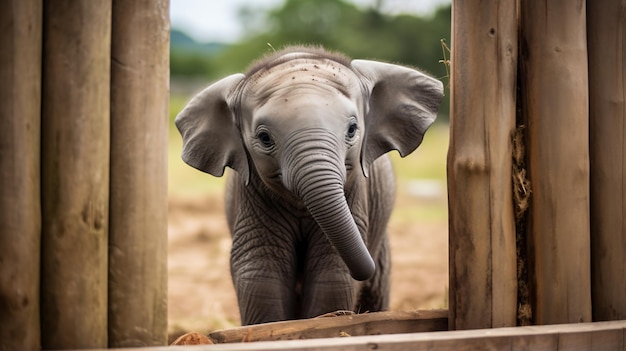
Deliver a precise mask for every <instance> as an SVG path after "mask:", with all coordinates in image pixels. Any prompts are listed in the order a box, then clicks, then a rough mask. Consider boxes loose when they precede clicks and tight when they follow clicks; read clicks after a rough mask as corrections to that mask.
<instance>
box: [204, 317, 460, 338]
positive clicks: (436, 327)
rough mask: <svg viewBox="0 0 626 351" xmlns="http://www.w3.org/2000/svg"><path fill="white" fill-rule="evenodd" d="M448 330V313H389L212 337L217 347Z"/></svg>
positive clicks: (244, 329) (257, 328) (267, 326)
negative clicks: (219, 344)
mask: <svg viewBox="0 0 626 351" xmlns="http://www.w3.org/2000/svg"><path fill="white" fill-rule="evenodd" d="M447 329H448V311H447V310H428V311H413V312H409V311H388V312H377V313H366V314H357V315H344V316H332V317H318V318H312V319H303V320H294V321H285V322H275V323H266V324H258V325H251V326H244V327H239V328H232V329H225V330H218V331H215V332H212V333H209V335H208V336H209V338H211V339H212V340H213V341H214V342H215V343H233V342H242V341H245V342H250V341H273V340H297V339H315V338H329V337H340V336H346V337H347V336H362V335H381V334H398V333H417V332H432V331H442V330H447Z"/></svg>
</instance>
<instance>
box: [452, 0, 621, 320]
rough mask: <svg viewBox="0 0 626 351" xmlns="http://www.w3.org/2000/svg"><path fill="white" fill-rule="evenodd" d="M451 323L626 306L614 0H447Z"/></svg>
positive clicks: (610, 311)
mask: <svg viewBox="0 0 626 351" xmlns="http://www.w3.org/2000/svg"><path fill="white" fill-rule="evenodd" d="M452 44H453V50H452V84H451V90H452V102H451V104H452V106H451V111H452V118H451V138H450V150H449V154H448V186H449V209H450V312H449V313H450V319H449V323H450V329H471V328H491V327H504V326H515V325H527V324H554V323H577V322H591V321H604V320H614V319H626V299H624V296H626V274H625V272H626V219H625V217H626V2H625V1H623V0H621V1H588V2H587V3H585V1H570V0H521V1H519V2H518V3H517V4H516V2H515V1H505V0H502V1H499V0H488V1H464V0H457V1H454V3H453V38H452Z"/></svg>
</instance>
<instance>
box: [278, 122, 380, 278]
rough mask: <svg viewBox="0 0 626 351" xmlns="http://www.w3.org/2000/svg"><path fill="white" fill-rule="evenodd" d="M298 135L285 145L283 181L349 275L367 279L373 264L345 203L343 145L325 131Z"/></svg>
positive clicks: (309, 131)
mask: <svg viewBox="0 0 626 351" xmlns="http://www.w3.org/2000/svg"><path fill="white" fill-rule="evenodd" d="M298 134H299V135H294V136H292V138H290V139H289V141H288V144H291V145H285V150H286V151H287V152H286V153H285V155H286V156H285V160H284V161H285V163H284V167H283V182H284V183H285V186H286V187H287V188H288V189H289V190H291V191H292V192H293V193H294V194H295V195H296V196H298V197H299V198H300V199H301V200H302V201H303V203H304V205H305V206H306V207H307V209H308V210H309V212H310V213H311V215H312V216H313V218H314V219H315V221H316V222H317V223H318V225H319V226H320V228H321V229H322V231H323V232H324V233H325V234H326V237H327V238H328V240H329V241H330V243H331V244H332V245H333V246H334V247H335V249H336V250H337V252H338V253H339V255H340V256H341V258H342V260H343V261H344V263H345V264H346V266H347V267H348V269H349V270H350V274H351V275H352V277H353V278H354V279H356V280H366V279H369V278H370V277H371V276H372V275H373V274H374V270H375V264H374V260H373V259H372V257H371V255H370V253H369V251H368V250H367V247H366V246H365V243H364V242H363V238H362V237H361V234H360V232H359V229H358V227H357V225H356V223H355V222H354V218H353V217H352V213H351V212H350V209H349V207H348V203H347V202H346V197H345V193H344V183H345V178H346V174H345V166H344V155H343V152H342V151H341V150H343V148H342V147H340V144H339V142H338V140H337V138H336V137H335V136H333V135H329V134H328V133H327V132H326V133H324V132H323V131H311V130H308V131H307V132H306V133H298Z"/></svg>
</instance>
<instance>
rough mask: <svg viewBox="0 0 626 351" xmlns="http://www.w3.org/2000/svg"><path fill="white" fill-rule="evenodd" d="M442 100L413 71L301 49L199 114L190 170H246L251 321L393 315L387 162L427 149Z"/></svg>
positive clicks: (241, 180) (190, 120)
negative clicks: (393, 154)
mask: <svg viewBox="0 0 626 351" xmlns="http://www.w3.org/2000/svg"><path fill="white" fill-rule="evenodd" d="M442 95H443V86H442V84H441V82H439V81H438V80H436V79H433V78H431V77H429V76H427V75H425V74H424V73H421V72H419V71H416V70H413V69H410V68H406V67H402V66H397V65H392V64H387V63H382V62H376V61H366V60H350V59H348V58H346V57H344V56H342V55H339V54H335V53H329V52H327V51H324V50H323V49H320V48H309V47H292V48H288V49H286V50H283V51H280V52H276V53H274V54H272V55H270V56H268V57H266V58H264V59H262V60H261V61H259V62H257V63H256V64H254V65H252V67H251V68H250V69H249V70H248V72H247V73H246V74H233V75H231V76H228V77H226V78H223V79H222V80H219V81H217V82H216V83H214V84H212V85H210V86H209V87H208V88H206V89H204V90H203V91H202V92H200V93H199V94H198V95H196V96H195V97H194V98H193V99H192V100H191V101H190V102H189V103H188V104H187V106H185V108H184V110H183V111H182V112H181V113H180V114H179V115H178V116H177V117H176V126H177V127H178V130H179V131H180V133H181V134H182V137H183V155H182V158H183V160H184V161H185V162H186V163H188V164H189V165H191V166H193V167H195V168H197V169H199V170H201V171H204V172H207V173H210V174H212V175H214V176H217V177H220V176H222V175H223V174H224V168H225V167H226V166H228V167H230V168H232V169H234V170H235V171H237V174H233V175H232V176H231V177H229V180H228V185H227V191H226V217H227V220H228V225H229V227H230V231H231V234H232V241H233V243H232V251H231V257H230V266H231V275H232V278H233V283H234V286H235V290H236V291H237V299H238V301H239V308H240V313H241V322H242V324H244V325H246V324H256V323H263V322H270V321H279V320H287V319H296V318H308V317H313V316H317V315H321V314H324V313H327V312H331V311H337V310H354V311H355V312H359V311H361V312H364V311H372V312H373V311H380V310H384V309H386V308H387V307H388V304H389V268H390V267H389V266H390V257H389V242H388V238H387V232H386V226H387V221H388V220H389V216H390V213H391V210H392V207H393V203H394V196H395V194H394V191H395V185H394V177H393V171H392V169H391V165H390V162H389V159H388V157H387V155H385V154H386V153H387V152H388V151H390V150H398V151H399V153H400V155H402V156H406V155H407V154H409V153H411V152H413V151H414V150H415V149H416V148H417V147H418V146H419V144H420V143H421V141H422V137H423V135H424V132H426V129H427V128H428V127H429V126H430V125H431V123H433V121H434V120H435V117H436V115H437V110H438V108H439V104H440V102H441V97H442Z"/></svg>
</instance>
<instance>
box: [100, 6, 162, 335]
mask: <svg viewBox="0 0 626 351" xmlns="http://www.w3.org/2000/svg"><path fill="white" fill-rule="evenodd" d="M112 29H113V32H112V33H113V34H112V52H111V55H112V62H111V192H110V201H111V206H110V226H109V228H110V229H109V232H110V234H109V246H110V249H109V255H110V256H109V346H110V347H129V346H155V345H166V344H167V137H168V116H169V110H168V107H169V31H170V26H169V1H167V0H140V1H135V0H113V28H112Z"/></svg>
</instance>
